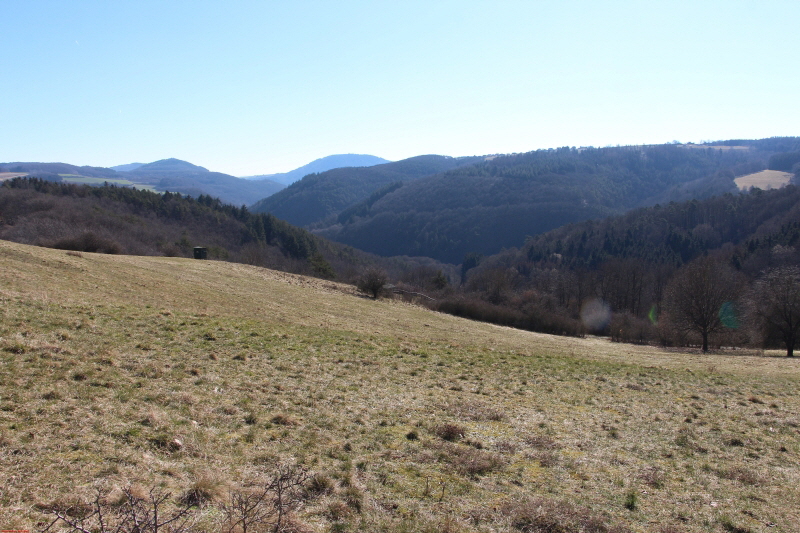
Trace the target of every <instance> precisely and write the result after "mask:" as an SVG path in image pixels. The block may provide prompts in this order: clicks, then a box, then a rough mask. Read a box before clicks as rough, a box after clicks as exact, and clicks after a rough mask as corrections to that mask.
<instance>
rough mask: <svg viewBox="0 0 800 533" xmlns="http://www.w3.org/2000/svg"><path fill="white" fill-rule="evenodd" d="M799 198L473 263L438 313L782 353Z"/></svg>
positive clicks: (578, 229)
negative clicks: (763, 349)
mask: <svg viewBox="0 0 800 533" xmlns="http://www.w3.org/2000/svg"><path fill="white" fill-rule="evenodd" d="M798 246H800V189H799V188H798V187H795V186H793V185H790V186H787V187H785V188H783V189H780V190H774V191H760V190H753V191H751V192H750V193H748V194H743V195H732V194H726V195H723V196H720V197H714V198H710V199H707V200H703V201H697V200H693V201H690V202H681V203H670V204H668V205H666V206H655V207H652V208H643V209H638V210H635V211H633V212H631V213H628V214H626V215H621V216H617V217H611V218H607V219H604V220H594V221H586V222H582V223H579V224H573V225H569V226H566V227H563V228H559V229H557V230H554V231H551V232H548V233H545V234H542V235H539V236H536V237H532V238H529V239H528V240H527V242H526V243H525V245H524V246H523V247H521V248H520V249H507V250H505V251H503V252H502V253H500V254H496V255H493V256H483V255H481V254H478V253H471V254H468V255H467V256H465V258H464V261H463V263H462V272H461V277H460V279H458V278H455V277H453V278H451V279H450V283H449V284H448V286H447V287H445V288H436V287H435V286H434V285H433V279H434V277H435V276H434V273H433V272H428V275H427V277H425V278H422V279H417V280H410V279H407V280H400V281H401V283H404V284H405V286H406V288H408V290H415V289H416V290H424V291H427V292H426V294H428V295H430V296H432V297H434V298H436V302H435V303H432V304H430V305H431V306H432V307H434V308H436V309H438V310H441V311H444V312H448V313H452V314H456V315H459V316H464V317H469V318H473V319H478V320H485V321H490V322H496V323H499V324H504V325H508V326H512V327H518V328H523V329H530V330H534V331H541V332H547V333H555V334H566V335H585V334H601V335H608V336H610V337H611V338H612V339H613V340H617V341H624V342H636V343H657V344H662V345H665V346H686V345H696V346H698V347H699V348H700V349H701V350H703V351H707V350H709V349H710V348H711V347H713V346H760V347H773V348H774V347H779V346H782V347H783V348H785V349H786V350H787V354H789V355H791V354H793V348H794V346H795V344H796V337H797V335H798V329H799V328H800V271H799V270H798V265H800V252H799V251H798Z"/></svg>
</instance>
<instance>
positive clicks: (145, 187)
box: [59, 174, 155, 191]
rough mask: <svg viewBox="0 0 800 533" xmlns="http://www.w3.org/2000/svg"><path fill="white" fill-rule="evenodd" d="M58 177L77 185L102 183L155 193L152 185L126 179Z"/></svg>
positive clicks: (98, 184)
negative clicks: (132, 187)
mask: <svg viewBox="0 0 800 533" xmlns="http://www.w3.org/2000/svg"><path fill="white" fill-rule="evenodd" d="M59 176H61V178H62V180H63V181H64V182H65V183H77V184H80V185H94V186H100V185H103V184H104V183H109V184H111V185H118V186H123V187H130V186H134V187H136V188H137V189H142V190H148V191H155V189H154V188H153V186H152V185H144V184H141V183H135V182H133V181H130V180H126V179H108V178H95V177H91V176H81V175H79V174H59Z"/></svg>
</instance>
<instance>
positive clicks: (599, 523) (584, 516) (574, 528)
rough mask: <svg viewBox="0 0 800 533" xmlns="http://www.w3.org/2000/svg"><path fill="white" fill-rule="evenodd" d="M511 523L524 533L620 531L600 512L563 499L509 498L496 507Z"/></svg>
mask: <svg viewBox="0 0 800 533" xmlns="http://www.w3.org/2000/svg"><path fill="white" fill-rule="evenodd" d="M500 512H501V513H502V514H504V515H506V516H507V517H508V518H509V520H510V522H511V526H512V527H514V528H515V529H517V530H518V531H522V532H524V533H539V532H541V533H573V532H581V533H623V532H624V531H626V530H625V529H623V528H621V527H618V526H609V525H607V524H606V522H605V520H604V519H603V517H602V516H601V515H598V514H596V513H594V512H592V511H591V510H590V509H587V508H585V507H579V506H577V505H574V504H572V503H570V502H567V501H558V500H552V499H549V498H529V499H526V500H522V501H517V502H511V503H508V504H506V505H505V507H502V508H501V509H500Z"/></svg>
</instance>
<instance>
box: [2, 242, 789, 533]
mask: <svg viewBox="0 0 800 533" xmlns="http://www.w3.org/2000/svg"><path fill="white" fill-rule="evenodd" d="M774 355H775V356H773V354H743V353H740V352H736V353H722V354H709V355H705V356H702V355H699V354H692V353H678V352H672V351H670V352H668V351H662V350H660V349H657V348H653V347H639V346H631V345H621V344H611V343H609V342H607V341H606V340H604V339H597V338H586V339H577V338H562V337H554V336H549V335H542V334H536V333H530V332H524V331H517V330H512V329H508V328H502V327H497V326H492V325H488V324H482V323H475V322H470V321H466V320H462V319H459V318H456V317H452V316H448V315H442V314H436V313H431V312H430V311H428V310H426V309H423V308H420V307H417V306H414V305H410V304H407V303H403V302H400V301H392V300H381V301H373V300H371V299H368V298H364V297H362V296H359V295H358V294H357V293H356V292H355V290H354V289H353V288H352V287H349V286H346V285H341V284H337V283H334V282H329V281H321V280H316V279H310V278H304V277H301V276H295V275H290V274H284V273H280V272H275V271H270V270H266V269H261V268H256V267H249V266H245V265H238V264H230V263H224V262H218V261H195V260H189V259H179V258H157V257H134V256H105V255H98V254H88V253H76V252H64V251H61V250H50V249H44V248H37V247H30V246H25V245H19V244H13V243H9V242H5V241H0V476H2V478H3V480H4V482H3V485H2V488H0V529H31V530H35V529H36V528H41V527H42V525H43V524H46V523H48V520H49V518H50V517H51V516H52V511H53V510H54V509H64V508H69V507H70V506H72V507H73V508H74V507H75V506H76V505H77V504H75V502H76V501H77V500H84V501H90V499H91V497H92V494H93V490H95V488H100V490H101V491H103V492H104V493H109V494H114V493H115V491H116V492H117V493H118V492H119V491H120V490H121V489H124V488H126V487H138V489H136V490H140V491H141V490H148V489H149V488H152V487H160V488H161V489H163V490H164V491H168V492H170V493H171V494H172V496H171V498H170V499H169V500H168V504H169V505H174V506H180V505H181V501H183V502H186V501H194V500H187V498H189V496H191V495H192V494H194V495H195V496H196V497H197V500H196V501H197V503H198V507H197V508H195V509H193V511H192V512H193V516H194V525H193V526H192V527H193V531H209V532H211V531H221V530H223V529H221V528H222V525H221V524H223V522H224V513H223V511H222V509H223V507H224V505H225V503H226V501H228V498H230V494H231V493H232V491H235V490H237V489H238V488H241V487H244V486H246V485H247V484H248V483H249V482H251V481H258V480H259V479H264V478H265V477H268V476H269V475H270V474H271V472H273V471H274V468H275V466H276V465H278V464H295V465H302V466H304V467H306V468H307V469H309V471H311V472H312V473H313V474H314V476H315V477H314V478H313V483H312V484H311V485H309V487H308V490H307V491H306V492H305V493H304V494H305V496H304V500H303V502H302V506H301V507H299V508H298V509H297V511H296V513H295V515H294V518H293V520H294V522H293V524H294V530H295V531H319V532H322V531H387V532H388V531H407V532H413V531H419V532H423V531H426V532H432V531H439V532H456V531H458V532H472V531H474V532H520V531H522V532H533V531H587V532H589V531H591V532H612V531H639V532H646V531H654V532H661V533H667V532H679V531H680V532H700V531H718V532H725V531H737V532H744V531H752V532H756V531H796V528H797V524H798V523H800V511H799V509H800V489H798V487H800V399H799V398H798V391H797V385H798V378H800V363H798V362H797V361H795V360H789V359H787V358H785V357H777V355H778V354H777V353H776V354H774ZM193 491H194V492H193ZM198 495H200V496H198ZM195 496H192V497H195ZM200 504H202V505H200ZM548 528H549V529H548Z"/></svg>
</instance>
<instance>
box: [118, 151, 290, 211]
mask: <svg viewBox="0 0 800 533" xmlns="http://www.w3.org/2000/svg"><path fill="white" fill-rule="evenodd" d="M123 175H124V176H127V177H129V179H131V180H134V181H138V182H140V183H143V184H148V185H152V186H153V187H154V188H155V189H157V190H159V191H171V192H179V193H182V194H190V195H192V196H195V197H197V196H200V195H201V194H207V195H211V196H213V197H215V198H219V199H220V200H222V201H223V202H225V203H228V204H233V205H237V206H242V205H250V204H252V203H253V202H255V201H257V200H259V199H261V198H265V197H267V196H270V195H272V194H275V193H276V192H278V191H279V190H281V189H283V185H281V184H280V183H276V182H274V181H272V180H261V181H250V180H245V179H241V178H237V177H234V176H231V175H229V174H223V173H221V172H209V171H208V170H207V169H206V168H204V167H201V166H197V165H193V164H192V163H188V162H186V161H181V160H180V159H163V160H161V161H155V162H153V163H148V164H146V165H142V166H140V167H138V168H135V169H134V170H131V171H130V172H126V173H125V174H123Z"/></svg>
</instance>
